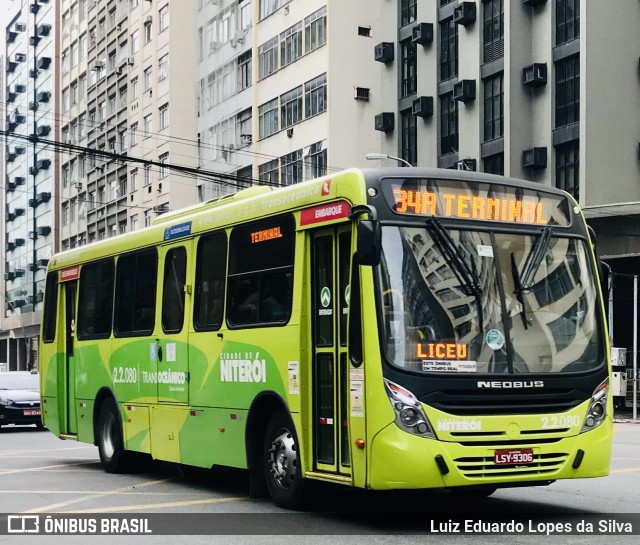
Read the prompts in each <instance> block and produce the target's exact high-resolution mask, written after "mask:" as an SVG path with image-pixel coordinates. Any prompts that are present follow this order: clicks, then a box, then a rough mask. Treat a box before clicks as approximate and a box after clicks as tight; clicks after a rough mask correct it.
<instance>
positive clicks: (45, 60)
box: [38, 57, 51, 70]
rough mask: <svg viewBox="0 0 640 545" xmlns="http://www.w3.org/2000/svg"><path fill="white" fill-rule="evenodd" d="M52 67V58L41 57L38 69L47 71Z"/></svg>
mask: <svg viewBox="0 0 640 545" xmlns="http://www.w3.org/2000/svg"><path fill="white" fill-rule="evenodd" d="M50 65H51V57H40V58H39V59H38V68H40V70H46V69H47V68H49V66H50Z"/></svg>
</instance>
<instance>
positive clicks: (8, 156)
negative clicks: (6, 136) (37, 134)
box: [7, 153, 18, 163]
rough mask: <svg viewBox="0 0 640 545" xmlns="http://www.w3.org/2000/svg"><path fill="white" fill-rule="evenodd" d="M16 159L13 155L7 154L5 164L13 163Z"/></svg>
mask: <svg viewBox="0 0 640 545" xmlns="http://www.w3.org/2000/svg"><path fill="white" fill-rule="evenodd" d="M17 158H18V155H17V154H15V153H8V154H7V163H13V162H14V161H15V160H16V159H17Z"/></svg>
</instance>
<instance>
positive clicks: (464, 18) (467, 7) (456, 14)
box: [453, 2, 476, 26]
mask: <svg viewBox="0 0 640 545" xmlns="http://www.w3.org/2000/svg"><path fill="white" fill-rule="evenodd" d="M453 22H454V23H456V24H458V25H462V26H468V25H471V24H473V23H475V22H476V3H475V2H460V3H459V4H458V5H457V6H456V7H455V8H453Z"/></svg>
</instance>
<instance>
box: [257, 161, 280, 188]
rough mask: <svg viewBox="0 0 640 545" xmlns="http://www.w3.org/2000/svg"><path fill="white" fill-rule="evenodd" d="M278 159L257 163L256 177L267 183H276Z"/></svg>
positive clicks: (277, 178)
mask: <svg viewBox="0 0 640 545" xmlns="http://www.w3.org/2000/svg"><path fill="white" fill-rule="evenodd" d="M278 174H279V169H278V160H277V159H274V160H273V161H269V162H267V163H263V164H262V165H258V179H259V180H260V181H261V182H266V183H267V184H269V185H278V180H279V176H278Z"/></svg>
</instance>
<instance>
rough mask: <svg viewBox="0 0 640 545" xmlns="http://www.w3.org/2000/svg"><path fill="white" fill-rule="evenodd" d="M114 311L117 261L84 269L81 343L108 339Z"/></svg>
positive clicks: (80, 320)
mask: <svg viewBox="0 0 640 545" xmlns="http://www.w3.org/2000/svg"><path fill="white" fill-rule="evenodd" d="M112 310H113V259H106V260H104V261H98V262H96V263H88V264H87V265H83V267H82V271H81V273H80V295H79V299H78V325H77V331H78V340H84V339H107V338H108V337H109V335H111V314H112Z"/></svg>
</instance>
